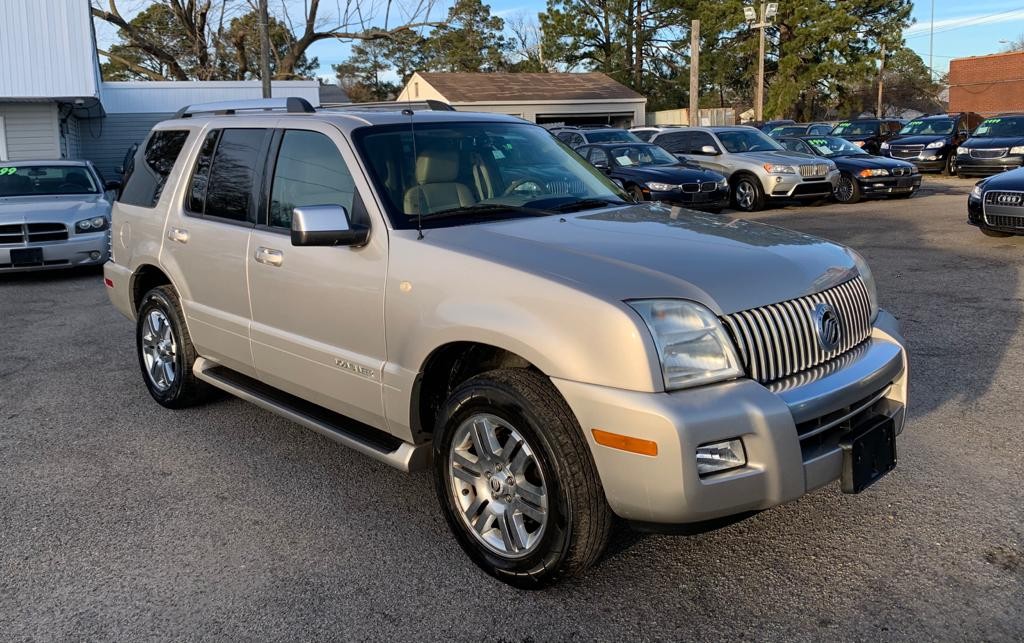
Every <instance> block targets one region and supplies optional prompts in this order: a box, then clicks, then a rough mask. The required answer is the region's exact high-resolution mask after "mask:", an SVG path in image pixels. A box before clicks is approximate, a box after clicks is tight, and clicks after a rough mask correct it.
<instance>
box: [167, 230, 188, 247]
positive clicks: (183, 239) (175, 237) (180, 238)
mask: <svg viewBox="0 0 1024 643" xmlns="http://www.w3.org/2000/svg"><path fill="white" fill-rule="evenodd" d="M167 238H168V239H170V240H171V241H177V242H178V243H188V230H185V229H184V228H171V229H170V230H168V231H167Z"/></svg>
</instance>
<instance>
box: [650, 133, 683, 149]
mask: <svg viewBox="0 0 1024 643" xmlns="http://www.w3.org/2000/svg"><path fill="white" fill-rule="evenodd" d="M689 140H690V132H669V133H667V134H661V135H659V136H658V137H657V138H655V139H654V142H655V143H657V144H658V145H660V146H661V147H663V148H665V149H666V150H668V151H669V152H672V153H673V154H685V153H686V152H689V151H690V146H689Z"/></svg>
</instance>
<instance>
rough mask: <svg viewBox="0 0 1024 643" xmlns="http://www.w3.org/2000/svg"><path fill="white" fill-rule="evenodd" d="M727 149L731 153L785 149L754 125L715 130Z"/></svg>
mask: <svg viewBox="0 0 1024 643" xmlns="http://www.w3.org/2000/svg"><path fill="white" fill-rule="evenodd" d="M715 134H716V135H717V136H718V140H720V141H721V142H722V146H723V147H724V148H725V150H726V151H727V152H729V153H731V154H738V153H740V152H771V151H774V150H781V149H784V148H783V147H782V146H781V145H779V144H778V143H777V142H775V141H774V140H772V139H770V138H768V136H767V135H765V133H764V132H761V131H760V130H756V129H754V128H752V127H746V128H743V129H730V130H722V131H719V132H715Z"/></svg>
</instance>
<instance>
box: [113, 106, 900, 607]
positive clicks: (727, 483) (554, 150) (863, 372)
mask: <svg viewBox="0 0 1024 643" xmlns="http://www.w3.org/2000/svg"><path fill="white" fill-rule="evenodd" d="M246 107H253V108H254V109H255V110H258V111H252V112H251V113H247V111H246V109H245V108H246ZM273 107H279V108H281V109H279V110H278V111H271V108H273ZM153 159H159V162H152V160H153ZM105 277H106V284H107V287H108V292H109V295H110V299H111V301H112V302H113V303H114V305H115V306H116V307H117V308H118V309H119V310H120V311H121V312H123V313H124V314H125V315H126V316H128V317H129V318H131V319H133V320H135V324H136V329H137V330H136V348H137V351H138V361H139V366H140V368H141V372H142V379H143V382H144V383H145V385H146V387H147V389H148V391H149V393H150V394H151V395H152V397H153V398H154V399H155V400H156V401H157V402H159V403H160V404H162V405H163V406H165V407H168V408H172V409H173V408H181V407H184V406H188V405H191V404H195V403H198V402H200V401H203V400H206V399H207V395H208V393H209V391H210V390H211V389H214V388H216V389H222V390H224V391H228V392H229V393H232V394H234V395H237V396H239V397H241V398H243V399H245V400H248V401H250V402H253V403H255V404H258V405H260V406H262V407H264V408H265V409H268V410H270V411H272V412H274V413H278V414H280V415H282V416H284V417H286V418H288V419H290V420H292V421H294V422H296V423H299V424H302V425H305V426H306V427H309V428H311V429H313V430H314V431H317V432H319V433H321V434H322V435H324V436H327V437H328V438H330V439H332V440H336V441H338V442H340V443H342V444H344V445H347V446H349V447H352V448H353V449H356V450H358V451H360V452H362V453H364V454H366V455H368V456H370V457H373V458H376V459H378V460H381V461H383V462H386V463H388V464H390V465H392V466H394V467H397V468H399V469H402V470H416V469H424V468H428V469H430V470H431V471H432V474H433V478H434V480H435V483H436V490H437V495H438V499H439V501H440V506H441V508H442V510H443V512H444V515H445V517H446V518H447V520H448V523H449V525H450V526H451V529H452V532H453V533H454V535H455V537H456V539H457V540H458V542H459V543H460V545H461V546H462V547H463V548H464V549H465V551H466V552H467V554H468V555H469V557H470V558H472V559H473V560H474V561H475V562H476V563H477V564H478V565H480V566H481V567H482V568H483V569H484V570H486V571H487V572H488V573H490V574H493V575H494V576H496V577H497V578H500V579H501V580H503V581H506V582H508V583H512V584H515V585H519V586H526V587H532V586H538V585H543V584H546V583H550V582H552V581H554V580H556V579H558V578H560V577H564V576H568V575H572V574H576V573H579V572H581V571H583V570H584V569H586V568H587V567H588V566H589V565H591V564H592V563H593V562H594V561H596V560H597V558H598V557H599V556H600V554H601V552H602V550H603V549H604V547H605V544H606V542H607V540H608V534H609V530H610V528H611V525H612V520H613V518H614V517H615V516H618V517H620V518H622V519H625V520H627V521H629V522H630V523H631V524H633V525H635V526H637V527H638V528H641V529H647V530H664V531H673V530H679V529H683V530H686V531H691V532H692V531H694V530H701V529H708V528H711V527H713V526H716V525H721V524H723V523H724V522H727V521H731V520H737V519H739V518H742V517H745V516H748V515H751V514H752V513H754V512H757V511H760V510H763V509H767V508H769V507H772V506H775V505H778V504H781V503H784V502H788V501H791V500H794V499H796V498H799V497H800V496H802V495H803V494H805V493H807V492H808V491H810V490H812V489H815V488H818V487H821V486H823V485H826V484H829V483H831V482H833V481H836V480H839V481H841V486H842V489H843V490H844V491H848V492H858V491H861V490H862V489H863V488H864V487H866V486H867V485H869V484H871V483H873V482H875V481H876V480H877V479H878V478H880V477H881V476H882V475H883V474H885V473H886V472H887V471H889V470H890V469H891V468H892V467H893V466H895V463H896V451H895V441H896V435H897V434H898V433H899V432H900V431H901V430H902V428H903V424H904V417H905V407H906V402H907V362H906V355H905V352H904V348H903V342H902V340H901V338H900V334H899V329H898V326H897V322H896V320H895V319H894V318H893V317H892V316H891V315H889V314H888V313H886V312H884V311H880V310H879V308H878V302H877V298H876V295H875V282H874V279H873V278H872V276H871V271H870V270H868V267H867V265H866V264H865V263H864V261H863V260H862V259H861V258H860V256H859V255H857V253H855V252H853V251H852V250H849V249H847V248H843V247H841V246H838V245H835V244H833V243H829V242H827V241H823V240H821V239H816V238H813V237H809V236H806V235H803V234H798V233H795V232H790V231H786V230H782V229H779V228H775V227H769V226H762V225H758V224H755V223H749V222H744V221H733V220H729V219H726V218H722V217H719V216H715V215H710V214H701V213H696V212H692V211H688V210H682V209H678V208H668V207H664V206H660V205H657V204H652V203H633V202H632V201H631V200H629V199H628V197H627V195H625V194H624V193H623V192H622V191H621V190H619V188H617V187H616V186H615V185H614V184H613V183H611V182H610V181H609V180H608V179H607V178H606V177H604V176H603V175H602V174H601V173H600V172H598V171H597V170H595V169H594V168H592V167H590V166H589V165H588V164H587V163H586V162H585V161H583V159H581V158H580V157H578V156H577V155H574V154H571V153H569V152H568V151H567V150H566V149H565V147H564V146H562V145H560V144H559V143H558V142H557V141H556V140H555V139H554V138H553V137H551V136H550V135H549V134H548V133H547V132H546V131H545V130H543V129H542V128H540V127H537V126H535V125H532V124H529V123H526V122H523V121H522V120H520V119H517V118H512V117H505V116H500V115H494V114H471V113H465V112H415V113H414V112H412V111H409V110H406V111H405V112H399V111H395V112H382V111H373V112H369V111H367V112H362V113H360V112H356V111H350V112H347V113H325V112H314V111H313V110H312V108H309V107H308V104H305V103H304V102H302V101H298V100H294V99H293V100H290V101H289V102H287V103H283V102H281V101H274V102H270V103H266V102H261V101H258V102H256V103H255V104H254V105H229V106H224V105H215V106H212V107H211V106H200V107H195V108H192V109H190V110H188V111H185V112H184V113H182V115H181V117H180V118H177V119H173V120H168V121H164V122H161V123H159V124H158V125H157V126H156V128H155V130H154V131H153V132H152V133H151V134H150V136H149V138H148V139H147V141H146V142H145V143H144V144H143V146H142V147H141V149H140V151H139V153H138V156H137V159H136V163H135V170H134V172H133V173H132V175H131V177H130V178H129V180H128V184H127V186H126V188H125V191H124V195H123V197H122V200H121V201H119V202H118V203H116V204H115V207H114V213H113V260H112V261H111V262H110V263H108V264H106V267H105ZM254 501H257V500H256V499H254ZM383 501H385V502H386V499H384V500H383ZM419 545H420V544H418V546H419Z"/></svg>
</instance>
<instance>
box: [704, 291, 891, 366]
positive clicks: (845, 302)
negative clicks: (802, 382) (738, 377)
mask: <svg viewBox="0 0 1024 643" xmlns="http://www.w3.org/2000/svg"><path fill="white" fill-rule="evenodd" d="M818 304H829V305H831V306H832V308H833V309H835V311H836V313H837V314H838V316H839V321H840V324H841V326H842V335H841V337H840V341H839V345H838V347H837V348H836V349H835V350H832V351H826V350H825V349H823V348H822V347H821V344H819V342H818V334H817V330H816V329H815V324H814V308H815V306H817V305H818ZM723 320H724V321H725V324H726V327H727V328H728V329H729V332H730V334H731V335H732V338H733V341H734V342H735V343H736V347H737V348H738V349H739V354H740V360H741V361H742V362H743V367H744V369H745V370H746V373H747V375H748V376H749V377H750V378H751V379H754V380H757V381H758V382H762V383H767V382H774V381H776V380H780V379H782V378H784V377H788V376H790V375H793V374H795V373H800V372H802V371H805V370H807V369H809V368H813V367H814V366H817V365H819V364H822V363H824V362H827V361H829V360H831V359H833V358H835V357H838V356H839V355H842V354H843V353H845V352H846V351H848V350H850V349H851V348H853V347H854V346H857V345H858V344H860V343H861V342H863V341H864V340H865V339H867V338H868V335H870V334H871V304H870V302H869V301H868V293H867V289H866V288H865V287H864V282H863V281H862V280H861V278H860V277H855V278H854V279H851V280H849V281H847V282H845V283H842V284H840V285H838V286H836V287H834V288H830V289H828V290H825V291H823V292H820V293H817V294H814V295H808V296H806V297H799V298H797V299H791V300H789V301H784V302H782V303H778V304H770V305H768V306H762V307H760V308H751V309H749V310H743V311H740V312H738V313H733V314H731V315H726V316H724V317H723Z"/></svg>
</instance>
